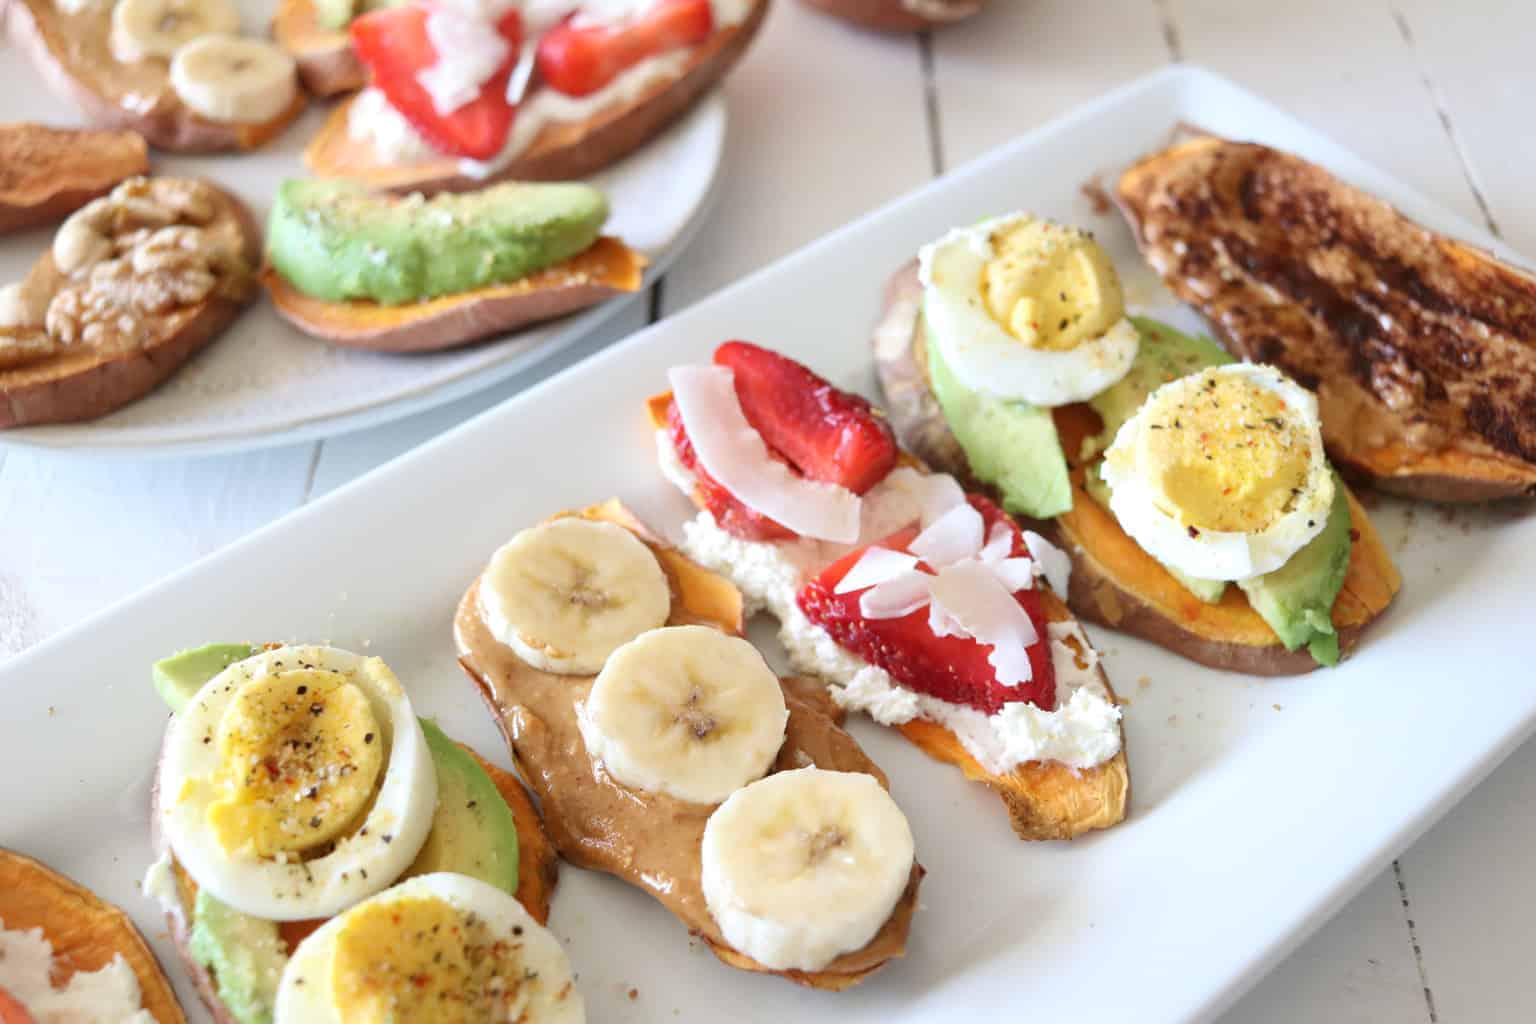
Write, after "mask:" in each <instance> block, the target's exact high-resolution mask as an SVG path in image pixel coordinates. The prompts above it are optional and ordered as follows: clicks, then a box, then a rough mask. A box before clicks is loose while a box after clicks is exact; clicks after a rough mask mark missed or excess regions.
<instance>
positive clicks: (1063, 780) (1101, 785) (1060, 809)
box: [646, 394, 1131, 840]
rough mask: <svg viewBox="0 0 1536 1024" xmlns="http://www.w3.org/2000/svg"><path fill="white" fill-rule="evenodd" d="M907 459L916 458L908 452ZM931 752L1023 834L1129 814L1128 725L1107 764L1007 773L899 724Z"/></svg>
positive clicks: (660, 411)
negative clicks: (980, 786) (990, 798)
mask: <svg viewBox="0 0 1536 1024" xmlns="http://www.w3.org/2000/svg"><path fill="white" fill-rule="evenodd" d="M671 403H672V396H671V395H670V394H662V395H656V396H654V397H652V398H651V399H650V400H649V401H647V403H646V412H647V414H648V415H649V417H650V420H651V424H652V425H653V426H654V427H656V429H658V430H663V429H665V428H666V426H667V409H668V406H670V405H671ZM907 460H908V461H909V462H912V461H915V460H912V459H911V457H910V456H907ZM690 497H691V498H692V500H693V502H694V504H695V505H696V506H698V507H699V508H701V509H703V508H705V507H706V506H705V503H704V500H703V497H702V495H701V494H700V493H699V492H698V491H697V490H696V491H695V492H694V493H693V494H692V495H690ZM1041 595H1042V598H1043V599H1044V602H1045V609H1046V617H1047V619H1048V620H1049V621H1051V622H1068V621H1071V620H1072V615H1071V613H1070V612H1069V611H1068V610H1067V608H1066V606H1065V605H1063V604H1062V603H1061V601H1060V600H1058V599H1057V597H1056V595H1054V594H1052V593H1050V592H1049V591H1044V590H1043V591H1042V592H1041ZM1096 671H1097V674H1098V677H1099V680H1100V682H1101V683H1103V685H1104V688H1105V690H1106V691H1108V692H1109V694H1110V696H1111V699H1115V698H1114V689H1113V688H1112V687H1111V686H1110V684H1109V679H1108V678H1107V677H1106V676H1105V675H1104V672H1103V669H1102V668H1098V669H1096ZM895 728H896V729H897V730H899V731H900V732H901V734H902V735H903V736H905V737H906V738H907V739H908V740H909V741H911V742H912V743H913V744H914V745H915V746H917V747H918V748H919V749H921V750H922V751H923V752H924V753H926V754H928V755H929V756H930V757H932V758H934V759H936V760H939V761H944V762H946V763H948V764H952V765H955V766H956V767H958V768H959V769H960V770H961V771H962V772H963V773H964V774H965V776H966V777H967V778H969V779H972V780H974V781H977V782H982V783H984V784H986V785H987V786H988V787H990V788H991V789H992V790H993V791H994V792H996V793H997V795H998V796H999V798H1000V799H1001V800H1002V801H1003V804H1004V806H1005V807H1006V808H1007V809H1008V819H1009V823H1010V824H1011V825H1012V827H1013V830H1014V832H1015V833H1016V834H1017V835H1018V836H1019V838H1020V839H1025V840H1047V839H1074V838H1076V837H1077V836H1079V835H1082V834H1083V833H1085V832H1091V831H1094V830H1097V829H1104V828H1109V827H1111V826H1113V825H1117V824H1119V823H1120V822H1121V821H1123V820H1125V813H1126V807H1127V805H1128V803H1129V800H1130V789H1131V779H1130V769H1129V766H1128V764H1127V762H1126V756H1125V730H1124V726H1123V725H1122V726H1121V730H1120V750H1119V752H1118V753H1116V754H1115V756H1114V757H1112V758H1111V759H1109V760H1108V761H1105V762H1104V763H1103V764H1100V765H1096V766H1094V767H1092V768H1088V769H1084V770H1081V771H1074V770H1073V769H1071V768H1068V767H1066V766H1065V765H1062V764H1058V763H1048V762H1038V761H1032V762H1026V763H1024V764H1021V765H1019V766H1018V767H1017V768H1015V769H1014V770H1013V771H1011V772H1008V773H1007V774H1004V775H998V774H995V773H992V772H989V771H988V770H987V769H986V768H984V767H983V766H982V765H981V764H979V763H978V762H977V761H976V759H975V758H974V757H972V756H971V754H970V753H969V752H968V751H967V750H966V749H965V747H964V746H963V745H962V744H961V743H960V740H959V739H958V738H957V737H956V736H955V735H954V733H952V732H950V731H949V730H948V729H946V728H944V727H942V726H940V725H937V724H934V723H932V722H928V721H925V720H923V719H921V718H918V719H913V720H912V721H911V722H908V723H906V724H904V725H899V726H896V727H895Z"/></svg>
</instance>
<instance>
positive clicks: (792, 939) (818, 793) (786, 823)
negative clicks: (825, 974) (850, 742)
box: [701, 768, 914, 971]
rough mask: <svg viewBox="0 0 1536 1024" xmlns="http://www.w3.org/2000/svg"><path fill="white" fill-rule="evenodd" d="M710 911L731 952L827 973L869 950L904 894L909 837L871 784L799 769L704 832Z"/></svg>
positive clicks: (750, 794) (761, 786)
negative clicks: (859, 951)
mask: <svg viewBox="0 0 1536 1024" xmlns="http://www.w3.org/2000/svg"><path fill="white" fill-rule="evenodd" d="M701 853H702V855H703V877H702V883H703V887H704V902H705V903H706V905H708V907H709V912H710V914H712V915H713V916H714V918H715V923H716V924H718V925H719V926H720V931H721V934H723V935H724V936H725V939H726V941H727V942H729V943H730V944H731V945H732V946H734V947H736V949H738V950H740V951H741V952H743V953H745V954H746V955H747V956H750V957H751V958H752V959H754V960H756V961H758V962H759V963H762V964H765V965H766V966H768V967H770V968H773V969H774V970H780V971H785V970H798V971H819V970H821V969H822V968H823V967H826V966H827V965H828V964H829V963H831V962H832V961H833V960H835V959H837V958H838V957H839V956H841V955H842V954H844V953H849V952H852V951H854V950H856V949H862V948H863V947H864V946H866V945H868V944H869V941H870V940H871V939H873V938H874V937H875V935H876V934H877V933H878V932H879V931H880V929H881V927H883V926H884V924H885V922H886V921H887V920H889V918H890V916H891V911H892V910H894V909H895V907H896V903H897V901H898V900H900V899H901V894H902V893H903V892H905V891H906V888H907V881H908V879H909V877H910V876H911V873H912V860H913V856H914V850H913V842H912V829H911V827H910V826H909V825H908V824H907V818H906V815H904V814H902V813H901V808H899V807H897V806H896V801H895V800H893V799H891V795H890V794H889V793H887V792H886V791H885V789H884V788H883V787H882V786H881V785H880V783H879V782H877V781H876V780H875V778H874V776H871V775H864V774H861V773H858V772H831V771H827V770H825V769H822V768H800V769H796V770H794V771H787V772H779V773H777V774H775V775H770V776H769V777H768V778H766V779H763V780H761V781H759V782H754V783H752V785H750V786H747V787H746V788H745V789H742V790H738V791H737V792H736V793H735V794H734V795H733V796H732V797H731V798H730V799H729V800H727V801H726V802H725V803H723V804H721V805H720V806H719V808H717V809H716V810H715V813H714V814H711V815H710V816H709V822H708V823H707V824H706V825H705V826H704V842H703V848H702V850H701Z"/></svg>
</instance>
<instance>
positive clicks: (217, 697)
mask: <svg viewBox="0 0 1536 1024" xmlns="http://www.w3.org/2000/svg"><path fill="white" fill-rule="evenodd" d="M158 785H159V800H160V819H159V823H160V827H161V829H162V830H163V834H164V836H165V837H166V839H167V841H168V842H169V843H170V846H171V850H172V852H173V853H174V854H175V855H176V859H177V860H178V861H179V862H180V863H181V865H182V867H184V868H185V869H186V870H187V873H188V874H190V875H191V876H192V879H193V880H194V881H195V882H197V884H198V885H199V886H201V887H203V888H205V889H207V890H208V891H209V892H210V893H211V894H212V895H213V896H215V897H217V898H218V899H219V900H220V901H221V902H223V903H226V904H228V905H229V906H231V907H234V908H235V909H236V910H239V911H241V912H242V913H246V914H250V915H252V916H253V917H260V918H265V919H267V920H269V921H297V920H304V919H308V918H316V917H329V916H330V915H332V914H336V913H339V912H340V911H342V910H343V909H345V908H346V907H349V906H351V905H352V904H354V903H356V902H357V901H358V900H361V899H364V898H366V897H368V896H371V895H372V894H374V893H376V892H378V891H380V890H381V889H383V888H385V887H386V886H388V885H389V884H390V883H391V882H393V881H394V880H395V879H396V878H398V877H399V876H400V875H401V874H402V873H403V872H404V871H405V869H406V868H407V867H408V866H409V865H410V863H411V861H412V860H413V859H414V858H415V857H416V854H417V852H418V851H419V850H420V849H421V846H422V843H423V842H425V840H426V837H427V832H428V831H429V830H430V829H431V827H432V815H433V813H434V811H435V809H436V806H437V774H436V772H435V771H434V769H433V766H432V759H431V755H430V754H429V752H428V750H427V744H426V739H425V737H424V736H423V735H422V732H421V724H420V723H419V722H418V721H417V720H416V716H415V714H414V713H413V712H412V710H411V701H410V698H409V697H407V696H406V694H405V691H404V690H403V689H402V688H401V686H400V682H399V680H397V679H396V678H395V676H394V673H392V672H391V671H390V670H389V668H388V666H386V665H385V664H384V662H383V661H382V660H381V659H379V658H363V657H360V656H358V655H356V654H352V653H350V652H348V651H343V650H338V649H337V648H334V647H308V646H305V647H282V648H278V649H277V650H273V651H267V652H265V653H263V654H259V655H256V656H255V657H253V658H247V659H246V660H245V661H241V662H237V663H235V664H233V665H231V666H230V667H229V668H227V669H225V670H224V671H223V672H221V673H219V674H218V675H217V676H214V677H213V678H212V679H210V680H209V681H208V682H207V683H206V684H205V685H204V686H203V688H202V689H201V690H199V691H198V692H197V695H196V696H195V697H193V699H192V701H191V702H190V703H189V704H188V705H187V707H186V709H185V710H184V711H182V713H181V714H180V715H179V716H178V717H177V718H176V720H175V721H174V722H172V724H171V727H170V731H169V735H168V736H167V738H166V743H165V749H164V751H163V753H162V756H161V761H160V775H159V779H158Z"/></svg>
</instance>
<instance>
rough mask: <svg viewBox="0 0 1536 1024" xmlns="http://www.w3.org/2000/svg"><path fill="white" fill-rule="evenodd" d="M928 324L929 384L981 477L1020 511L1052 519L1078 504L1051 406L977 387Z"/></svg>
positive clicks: (1010, 506) (1010, 508) (973, 469)
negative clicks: (955, 366) (951, 362)
mask: <svg viewBox="0 0 1536 1024" xmlns="http://www.w3.org/2000/svg"><path fill="white" fill-rule="evenodd" d="M926 331H927V328H926V327H925V328H924V332H925V333H924V336H923V344H924V348H925V349H926V355H927V360H928V386H929V389H930V390H932V392H933V396H934V398H935V399H937V401H938V403H939V409H940V411H942V412H943V414H944V420H945V422H946V423H948V424H949V429H950V432H951V433H953V434H954V435H955V439H956V440H957V441H959V442H960V447H961V448H962V449H963V450H964V451H965V459H966V461H967V462H968V463H970V467H971V473H972V474H973V475H974V476H975V477H976V479H978V480H980V481H982V482H983V483H986V484H991V485H992V486H993V487H996V488H997V490H998V493H999V494H1000V495H1001V496H1002V499H1003V507H1004V508H1005V509H1007V510H1008V511H1009V512H1012V513H1014V514H1016V515H1024V516H1029V517H1031V518H1034V519H1050V518H1052V517H1053V516H1059V515H1061V514H1062V513H1063V512H1066V511H1068V510H1070V509H1071V508H1072V481H1071V480H1070V479H1069V478H1068V476H1067V459H1066V456H1065V455H1064V454H1062V451H1061V438H1060V437H1059V436H1058V435H1057V433H1056V421H1055V420H1054V419H1052V418H1051V410H1049V409H1043V408H1041V407H1039V406H1036V405H1030V404H1029V403H1028V402H1012V401H1008V400H1007V399H1002V398H998V397H996V396H994V395H985V394H982V393H980V392H978V391H973V390H971V389H970V388H968V387H966V386H965V385H964V384H963V383H961V381H960V379H959V378H958V377H956V376H955V374H954V371H953V370H951V369H950V368H949V366H948V365H946V364H945V362H944V357H943V355H941V354H940V351H939V346H938V345H935V344H934V343H933V341H932V339H931V338H930V337H929V336H928V335H927V333H926Z"/></svg>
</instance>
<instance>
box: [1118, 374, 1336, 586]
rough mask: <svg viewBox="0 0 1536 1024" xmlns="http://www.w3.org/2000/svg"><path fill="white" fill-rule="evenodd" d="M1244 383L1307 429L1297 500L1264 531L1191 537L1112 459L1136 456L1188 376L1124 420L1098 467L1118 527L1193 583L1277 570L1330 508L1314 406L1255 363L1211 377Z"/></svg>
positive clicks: (1319, 527)
mask: <svg viewBox="0 0 1536 1024" xmlns="http://www.w3.org/2000/svg"><path fill="white" fill-rule="evenodd" d="M1206 372H1214V373H1221V374H1231V375H1233V376H1241V377H1244V378H1246V379H1247V380H1248V381H1250V382H1251V383H1253V384H1256V385H1258V386H1259V387H1261V388H1264V389H1266V390H1269V391H1272V392H1274V393H1275V394H1277V395H1279V396H1280V397H1281V398H1283V399H1284V400H1285V402H1286V405H1287V406H1289V408H1290V409H1291V410H1292V412H1293V413H1294V414H1295V415H1297V416H1299V417H1300V418H1301V420H1302V422H1303V424H1304V426H1305V434H1306V444H1307V458H1308V471H1307V481H1306V484H1305V485H1304V486H1303V487H1302V491H1301V494H1299V495H1298V496H1297V497H1296V500H1295V502H1294V503H1293V504H1292V507H1291V510H1290V511H1289V512H1287V513H1285V514H1284V515H1282V516H1280V517H1279V518H1278V519H1276V520H1275V521H1274V522H1272V523H1270V524H1269V525H1268V526H1266V527H1265V528H1264V529H1262V530H1258V531H1254V532H1251V533H1239V532H1226V531H1221V530H1200V531H1198V533H1197V534H1195V535H1193V536H1192V535H1191V531H1190V528H1189V526H1188V525H1187V524H1184V523H1180V522H1179V521H1178V520H1177V519H1175V518H1174V517H1173V516H1171V515H1169V514H1168V513H1167V512H1165V511H1163V510H1162V509H1161V508H1159V507H1158V506H1157V504H1156V502H1155V501H1154V500H1153V497H1152V490H1151V488H1150V487H1148V485H1147V483H1146V482H1145V481H1144V480H1143V479H1142V478H1141V477H1140V476H1139V475H1137V473H1136V472H1135V468H1134V467H1132V468H1131V470H1130V471H1129V472H1127V471H1126V470H1125V468H1124V467H1123V466H1122V465H1121V462H1120V461H1119V460H1117V459H1116V457H1115V456H1116V454H1117V453H1121V454H1123V453H1126V452H1130V451H1133V450H1134V449H1135V447H1136V444H1137V441H1138V439H1139V438H1140V436H1141V432H1142V431H1143V430H1145V429H1147V424H1148V423H1149V421H1150V418H1151V412H1150V410H1152V409H1154V408H1155V407H1156V405H1157V404H1158V402H1159V400H1160V399H1163V398H1166V397H1168V396H1169V395H1170V394H1171V393H1174V392H1175V390H1176V389H1183V388H1187V387H1188V386H1189V383H1188V382H1189V381H1190V380H1191V378H1192V377H1195V376H1199V374H1191V375H1190V376H1189V377H1181V378H1179V379H1178V380H1175V381H1171V382H1169V383H1167V384H1164V385H1163V386H1162V387H1160V388H1158V389H1157V390H1156V391H1154V392H1153V393H1152V395H1151V397H1149V398H1148V399H1147V401H1146V403H1145V404H1144V405H1142V407H1141V409H1140V411H1138V412H1137V413H1136V415H1135V416H1132V417H1131V418H1130V419H1129V420H1127V421H1126V422H1125V423H1124V424H1123V425H1122V426H1121V427H1120V430H1119V432H1118V433H1116V434H1115V440H1114V443H1113V444H1111V445H1110V447H1109V450H1108V451H1107V452H1106V453H1105V458H1104V462H1103V463H1102V473H1103V476H1104V482H1105V483H1106V484H1108V485H1109V488H1110V497H1109V509H1110V511H1111V512H1112V513H1114V516H1115V518H1116V519H1118V520H1119V521H1120V526H1121V528H1122V529H1124V530H1125V532H1126V533H1128V534H1130V535H1131V538H1132V539H1133V540H1135V541H1136V543H1137V544H1140V545H1141V547H1142V548H1143V549H1144V550H1145V551H1146V552H1147V553H1148V554H1150V555H1151V556H1152V557H1153V558H1156V559H1157V560H1158V561H1159V562H1162V563H1163V564H1164V565H1167V566H1171V567H1173V568H1175V569H1177V570H1179V571H1180V572H1183V573H1187V574H1188V575H1190V576H1194V577H1196V578H1197V579H1206V580H1246V579H1251V578H1252V577H1254V576H1262V575H1263V574H1265V573H1267V572H1273V571H1274V570H1276V569H1278V568H1280V567H1281V566H1282V565H1284V564H1285V563H1286V562H1287V561H1289V560H1290V558H1291V556H1292V555H1294V554H1295V553H1296V552H1297V551H1300V550H1301V549H1302V548H1303V547H1305V546H1306V544H1307V542H1309V541H1310V540H1312V538H1313V537H1316V536H1317V535H1318V534H1319V533H1322V532H1323V528H1324V527H1325V526H1326V525H1327V522H1328V512H1329V509H1330V508H1331V507H1332V505H1333V494H1334V479H1333V472H1332V471H1331V470H1330V469H1329V468H1328V460H1327V456H1326V455H1325V454H1324V452H1323V435H1322V424H1321V420H1320V419H1319V417H1318V411H1317V399H1316V398H1315V397H1313V396H1312V394H1311V393H1310V392H1308V391H1306V390H1305V389H1303V388H1302V387H1301V386H1300V385H1298V384H1296V383H1295V382H1294V381H1292V380H1290V379H1289V378H1287V377H1285V376H1284V375H1283V374H1281V373H1280V371H1278V370H1276V369H1274V368H1273V367H1270V366H1259V365H1255V364H1253V363H1232V364H1230V365H1227V366H1222V367H1219V368H1217V369H1215V370H1212V371H1206Z"/></svg>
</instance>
